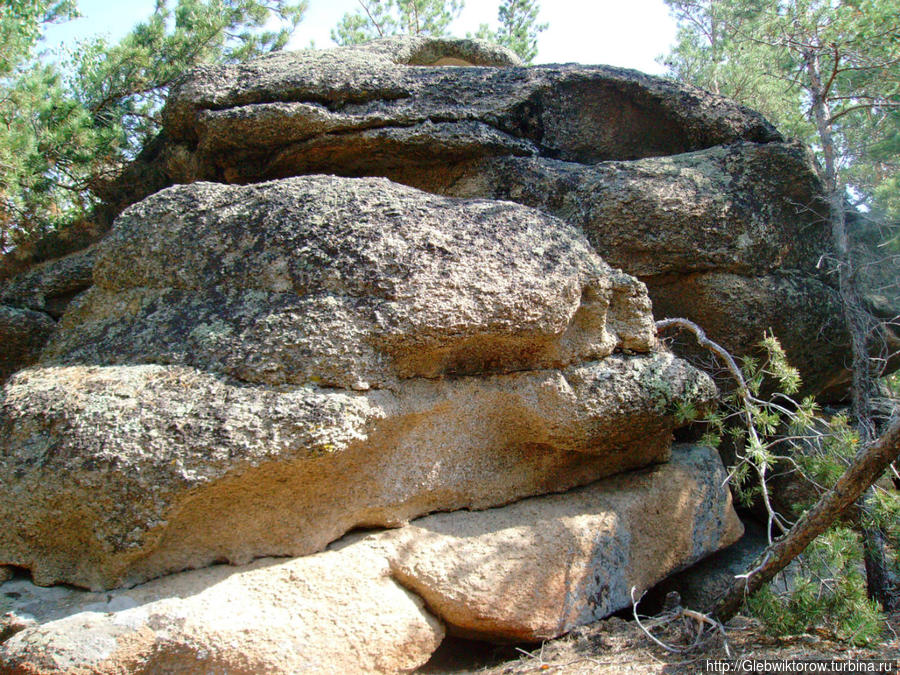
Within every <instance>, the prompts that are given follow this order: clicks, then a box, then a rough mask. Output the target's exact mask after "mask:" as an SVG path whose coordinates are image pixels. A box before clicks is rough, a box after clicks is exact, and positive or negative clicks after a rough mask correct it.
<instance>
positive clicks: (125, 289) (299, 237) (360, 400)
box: [0, 176, 715, 589]
mask: <svg viewBox="0 0 900 675" xmlns="http://www.w3.org/2000/svg"><path fill="white" fill-rule="evenodd" d="M657 349H658V345H657V342H656V338H655V335H654V326H653V321H652V316H651V314H650V305H649V302H648V300H647V297H646V292H645V290H644V287H643V285H642V284H640V282H637V281H635V280H634V279H633V278H632V277H629V276H627V275H625V274H623V273H621V272H619V271H617V270H613V269H611V268H610V267H608V266H607V265H606V264H605V263H604V262H603V261H602V260H601V259H600V258H599V257H598V256H597V254H596V253H594V252H593V251H592V250H591V249H590V247H589V245H588V244H587V242H586V240H585V239H584V238H583V235H582V234H581V233H580V232H579V231H578V230H577V229H576V228H574V227H572V226H570V225H567V224H566V223H564V222H562V221H559V220H557V219H556V218H553V217H552V216H547V215H544V214H542V213H541V212H539V211H535V210H532V209H528V208H526V207H522V206H517V205H514V204H510V203H506V202H490V201H466V200H456V199H449V198H445V197H436V196H433V195H429V194H426V193H423V192H420V191H417V190H414V189H412V188H408V187H405V186H402V185H398V184H395V183H390V182H389V181H387V180H385V179H371V178H367V179H348V178H337V177H326V176H312V177H298V178H292V179H285V180H281V181H274V182H270V183H264V184H259V185H252V186H245V187H240V186H226V185H220V184H211V183H195V184H192V185H189V186H182V187H173V188H170V189H167V190H164V191H162V192H160V193H158V194H156V195H154V196H152V197H149V198H148V199H146V200H145V201H143V202H142V203H140V204H138V205H136V206H134V207H132V208H131V209H129V210H128V211H126V212H125V213H124V214H123V215H122V217H121V218H120V219H119V220H118V222H117V224H116V228H115V230H114V232H113V233H112V234H111V235H110V236H109V237H107V238H106V239H105V240H104V242H103V243H102V244H101V245H100V249H99V251H98V258H97V263H96V266H95V268H94V285H93V287H92V288H91V289H90V290H89V291H88V292H87V293H85V294H84V295H82V296H81V297H79V298H78V299H77V300H76V301H74V302H73V303H72V305H71V306H70V307H69V309H68V311H67V312H66V314H65V315H64V317H63V318H62V321H61V326H60V328H59V330H58V332H57V333H56V334H55V336H54V338H53V339H52V341H51V343H50V344H49V345H48V346H47V348H46V349H45V350H44V354H43V357H42V360H41V362H40V363H39V365H38V367H36V368H32V369H28V370H24V371H21V372H20V373H18V374H17V375H15V376H14V377H13V378H12V379H11V380H10V381H9V383H8V384H7V386H6V388H5V392H4V399H3V402H2V417H0V428H2V434H0V457H2V463H0V479H2V484H3V485H4V489H3V492H2V494H0V496H2V497H3V499H2V500H0V517H2V519H3V521H4V522H5V523H7V527H6V528H4V529H3V531H2V532H0V562H3V563H9V564H15V565H22V566H25V567H28V568H29V569H30V570H31V571H32V574H33V575H34V577H35V579H36V580H37V581H38V582H39V583H53V582H67V583H73V584H77V585H81V586H87V587H90V588H96V589H100V588H111V587H116V586H120V585H132V584H135V583H139V582H141V581H144V580H146V579H149V578H153V577H155V576H158V575H160V574H165V573H169V572H173V571H177V570H180V569H183V568H185V567H198V566H203V565H208V564H210V563H212V562H215V561H220V560H227V561H229V562H233V563H242V562H248V561H249V560H251V559H252V558H254V557H259V556H263V555H305V554H309V553H313V552H315V551H318V550H321V549H322V548H323V547H324V546H325V545H326V544H327V543H328V542H329V541H332V540H334V539H336V538H338V537H340V536H341V535H342V534H344V533H345V532H346V531H348V530H350V529H352V528H355V527H373V526H379V525H380V526H384V525H396V524H400V523H402V522H404V521H406V520H407V519H409V518H412V517H415V516H417V515H421V514H423V513H427V512H430V511H437V510H455V509H462V508H484V507H487V506H493V505H497V504H503V503H507V502H510V501H514V500H516V499H519V498H521V497H524V496H528V495H533V494H540V493H543V492H547V491H557V490H565V489H567V488H570V487H573V486H575V485H581V484H584V483H587V482H590V481H592V480H596V479H597V478H600V477H602V476H606V475H610V474H612V473H617V472H621V471H624V470H628V469H633V468H638V467H641V466H645V465H647V464H650V463H653V462H660V461H665V460H667V459H668V454H669V443H670V436H671V431H672V428H673V426H674V424H675V422H674V415H675V412H676V409H677V408H678V407H679V406H683V405H690V406H693V407H695V408H703V407H704V406H705V405H706V404H708V402H709V401H710V400H711V399H712V398H713V397H714V395H715V392H714V388H713V386H712V384H711V383H710V381H709V379H708V378H707V377H706V376H705V375H703V374H702V373H700V372H699V371H696V370H694V369H692V368H690V367H689V366H687V365H686V364H685V363H683V362H681V361H679V360H677V359H675V358H673V357H672V356H671V355H670V354H667V353H663V352H659V351H657Z"/></svg>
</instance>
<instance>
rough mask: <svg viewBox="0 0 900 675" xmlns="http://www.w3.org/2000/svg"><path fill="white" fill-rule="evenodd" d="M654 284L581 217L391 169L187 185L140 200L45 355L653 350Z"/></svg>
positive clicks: (339, 363) (240, 371) (98, 360)
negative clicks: (423, 186)
mask: <svg viewBox="0 0 900 675" xmlns="http://www.w3.org/2000/svg"><path fill="white" fill-rule="evenodd" d="M655 347H656V336H655V327H654V324H653V317H652V315H651V312H650V302H649V300H648V298H647V295H646V288H645V287H644V286H643V285H642V284H641V283H640V282H638V281H637V280H635V279H634V278H633V277H630V276H628V275H626V274H623V273H621V272H619V271H618V270H614V269H611V268H610V267H609V266H608V265H606V263H604V262H603V261H602V260H601V259H600V257H599V256H598V255H597V254H596V253H594V252H593V251H592V250H591V248H590V245H589V244H588V243H587V240H586V239H585V238H584V235H583V234H582V233H581V232H580V231H579V230H578V229H577V228H576V227H574V226H572V225H567V224H565V223H564V222H562V221H560V220H558V219H556V218H553V217H552V216H548V215H545V214H543V213H541V212H540V211H537V210H534V209H529V208H526V207H522V206H517V205H514V204H509V203H504V202H491V201H484V200H459V199H448V198H445V197H438V196H434V195H430V194H427V193H424V192H421V191H418V190H415V189H412V188H409V187H406V186H403V185H398V184H395V183H391V182H389V181H387V180H385V179H379V178H365V179H347V178H339V177H335V176H303V177H298V178H291V179H285V180H280V181H272V182H269V183H264V184H260V185H250V186H228V185H220V184H211V183H195V184H192V185H186V186H177V187H173V188H170V189H167V190H164V191H162V192H160V193H158V194H155V195H153V196H152V197H149V198H148V199H146V200H144V201H143V202H141V203H140V204H137V205H135V206H133V207H131V208H130V209H128V210H127V211H126V212H125V213H124V214H123V215H122V216H121V217H120V218H119V219H118V220H117V222H116V226H115V229H114V230H113V232H112V234H111V235H110V236H109V237H107V239H105V240H104V241H103V242H102V243H101V245H100V249H99V251H98V254H97V262H96V265H95V268H94V286H93V287H92V288H91V290H90V291H88V292H87V293H86V294H85V295H84V296H82V297H80V298H79V299H78V301H77V302H76V303H75V304H74V305H73V306H72V307H71V308H70V311H68V312H67V314H66V316H65V318H64V320H63V322H62V328H61V330H60V331H59V332H58V334H57V335H56V338H55V339H54V341H53V342H52V343H51V344H50V345H49V346H48V348H47V351H46V353H45V354H44V361H43V363H45V364H51V363H52V364H73V363H77V364H85V363H89V364H104V365H107V364H113V363H121V364H128V363H163V364H183V365H189V366H195V367H199V368H203V369H205V370H211V371H216V372H222V373H225V374H228V375H230V376H232V377H235V378H237V379H240V380H243V381H246V382H252V383H266V384H273V385H279V384H308V383H315V384H319V385H322V386H330V387H341V388H347V389H350V388H367V387H369V386H371V387H387V386H391V385H393V384H395V383H396V382H397V380H398V379H403V378H408V377H415V376H419V377H437V376H440V375H445V374H473V373H484V372H504V371H507V372H508V371H515V370H523V369H534V368H547V367H561V366H566V365H569V364H571V363H575V362H581V361H587V360H593V359H598V358H602V357H604V356H606V355H608V354H611V353H612V352H613V351H615V350H623V349H625V350H631V351H641V352H646V351H651V350H653V349H654V348H655Z"/></svg>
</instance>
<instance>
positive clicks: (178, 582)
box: [0, 446, 741, 674]
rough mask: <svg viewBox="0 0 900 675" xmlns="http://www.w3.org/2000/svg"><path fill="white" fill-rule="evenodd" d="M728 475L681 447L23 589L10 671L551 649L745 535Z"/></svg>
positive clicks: (185, 668) (389, 659) (13, 594)
mask: <svg viewBox="0 0 900 675" xmlns="http://www.w3.org/2000/svg"><path fill="white" fill-rule="evenodd" d="M723 477H724V468H723V467H722V464H721V461H720V460H719V458H718V456H717V455H716V453H715V452H714V451H713V450H711V449H708V448H698V447H691V446H676V448H675V450H674V452H673V457H672V461H671V462H670V463H668V464H663V465H660V466H658V467H655V468H653V469H650V470H646V471H641V472H636V473H631V474H625V475H621V476H616V477H613V478H608V479H605V480H603V481H600V482H598V483H595V484H593V485H590V486H587V487H584V488H579V489H576V490H573V491H571V492H568V493H565V494H559V495H554V496H549V497H536V498H532V499H526V500H523V501H521V502H517V503H515V504H512V505H509V506H505V507H501V508H497V509H491V510H489V511H484V512H479V513H468V512H465V511H458V512H455V513H447V514H441V515H438V516H428V517H426V518H422V519H419V520H416V521H413V522H412V523H411V524H410V525H409V526H407V527H403V528H400V529H398V530H392V531H387V532H379V533H374V534H366V535H363V534H354V535H351V536H348V537H346V538H345V539H343V540H341V541H339V542H336V543H335V545H333V546H332V547H331V549H330V550H328V551H326V552H323V553H319V554H315V555H312V556H306V557H303V558H298V559H294V560H283V559H282V560H277V559H263V560H258V561H256V562H254V563H252V564H250V565H247V566H244V567H239V568H234V567H227V566H215V567H211V568H208V569H203V570H197V571H192V572H182V573H180V574H175V575H171V576H168V577H164V578H161V579H158V580H156V581H152V582H149V583H146V584H143V585H141V586H138V587H135V588H132V589H128V590H119V591H115V592H112V593H102V594H98V593H90V592H86V591H79V590H77V589H73V588H71V587H53V588H42V587H38V586H34V585H33V584H31V583H29V582H27V581H25V580H23V579H14V580H13V581H10V582H7V583H6V584H4V585H3V586H0V617H2V618H0V672H2V673H6V672H42V673H48V674H51V673H73V672H90V673H95V674H102V673H118V672H142V673H143V672H146V673H154V672H185V673H195V672H196V673H200V672H210V671H213V672H234V673H248V674H249V673H263V672H278V673H283V672H323V673H331V672H366V673H368V672H376V673H387V672H406V671H409V670H412V669H414V668H415V667H417V666H419V665H421V664H422V663H424V662H425V661H426V660H427V659H428V657H429V655H430V654H431V652H433V651H434V650H435V649H436V648H437V646H438V644H439V643H440V641H441V639H442V638H443V635H444V627H443V622H444V621H446V622H447V623H448V624H449V628H450V630H452V631H454V632H459V633H463V634H467V635H477V636H479V637H482V638H489V639H495V640H530V641H534V640H539V639H543V638H547V637H553V636H556V635H560V634H562V633H565V632H567V631H569V630H571V629H572V628H574V627H576V626H578V625H581V624H584V623H588V622H591V621H593V620H595V619H596V618H600V617H603V616H605V615H607V614H609V613H610V612H613V611H615V610H616V609H619V608H621V607H624V606H627V605H628V604H630V599H629V598H628V592H629V589H630V587H631V586H632V585H634V586H637V588H638V590H639V591H640V590H643V589H644V588H646V587H647V585H649V584H652V583H654V582H655V581H657V580H659V579H660V578H662V577H663V576H665V575H666V574H668V573H669V572H671V571H672V570H674V569H680V568H682V567H685V566H686V565H689V564H690V563H691V562H693V561H695V560H697V559H698V558H700V557H702V556H704V555H707V554H709V553H711V552H713V551H715V550H716V549H718V548H720V547H722V546H725V545H727V544H729V543H731V542H732V541H734V540H735V539H736V538H738V537H739V536H740V533H741V525H740V523H739V521H738V520H737V517H736V516H735V514H734V511H733V509H732V507H731V502H730V496H729V492H728V490H727V488H724V489H723V488H722V482H721V481H722V478H723ZM403 587H406V588H407V590H404V588H403ZM408 589H413V590H412V592H410V590H408ZM417 593H421V594H422V597H421V598H420V597H418V595H417ZM423 599H424V602H423ZM426 603H427V604H426ZM426 607H427V609H426ZM433 612H436V613H437V614H438V615H439V617H436V616H433V614H432V613H433Z"/></svg>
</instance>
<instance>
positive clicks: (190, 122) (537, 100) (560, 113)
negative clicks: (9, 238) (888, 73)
mask: <svg viewBox="0 0 900 675" xmlns="http://www.w3.org/2000/svg"><path fill="white" fill-rule="evenodd" d="M423 55H424V56H423ZM445 66H456V67H445ZM458 66H463V67H458ZM163 115H164V119H165V123H164V128H165V131H164V137H162V139H161V140H160V142H158V143H156V144H155V145H153V146H152V147H150V148H148V150H147V151H146V152H145V153H144V154H143V155H142V156H141V157H140V158H139V160H138V161H137V162H135V163H134V164H133V165H132V166H130V167H129V168H128V169H127V170H126V172H125V174H124V175H123V176H122V177H121V179H119V180H118V181H116V182H114V183H113V184H111V185H110V186H109V188H108V189H107V190H106V195H105V196H106V198H107V199H108V200H109V201H110V202H111V203H114V204H122V206H127V205H128V204H130V203H133V202H135V201H138V200H139V199H142V198H143V197H145V196H146V195H148V194H151V193H152V192H155V191H157V190H159V189H162V188H164V187H167V186H168V185H171V184H173V183H185V182H191V181H195V180H216V181H224V182H232V183H249V182H259V181H261V180H267V179H271V178H282V177H286V176H294V175H299V174H303V173H337V174H339V175H356V176H358V175H388V176H390V177H392V178H395V179H398V180H401V182H405V179H404V178H403V177H407V178H408V177H411V176H414V175H415V173H416V171H418V170H420V169H421V168H423V167H434V166H440V165H446V164H448V163H449V164H452V163H455V162H458V161H461V160H466V159H471V158H473V157H492V156H507V155H513V156H532V155H540V156H544V157H553V158H558V159H563V160H567V161H578V162H596V161H600V160H607V159H636V158H640V157H648V156H660V155H671V154H677V153H680V152H689V151H692V150H698V149H701V148H707V147H711V146H713V145H718V144H727V143H733V142H735V141H739V140H748V141H757V142H767V141H771V140H778V139H780V138H781V136H780V135H779V134H778V132H777V131H775V129H774V128H773V127H772V126H771V125H770V124H769V123H768V122H766V121H765V120H764V119H763V118H762V116H760V115H759V114H758V113H755V112H753V111H751V110H749V109H747V108H744V107H742V106H739V105H737V104H735V103H734V102H732V101H729V100H727V99H724V98H721V97H718V96H714V95H712V94H709V93H708V92H704V91H702V90H700V89H696V88H693V87H690V86H686V85H682V84H676V83H674V82H672V81H670V80H665V79H663V78H658V77H651V76H648V75H644V74H642V73H638V72H636V71H633V70H625V69H621V68H612V67H608V66H583V65H575V64H569V65H564V66H559V65H555V66H532V67H528V68H524V67H521V65H520V64H519V63H517V60H516V58H515V56H513V55H511V54H510V53H509V52H508V51H504V50H502V49H498V48H497V47H496V46H492V45H489V44H488V43H484V42H480V41H477V40H449V39H440V38H438V39H435V38H402V37H401V38H388V39H385V40H378V41H375V42H371V43H368V44H366V45H358V46H350V47H338V48H335V49H327V50H303V51H298V52H283V53H278V54H273V55H269V56H266V57H263V58H260V59H256V60H253V61H250V62H248V63H244V64H238V65H233V66H203V67H200V68H197V69H195V70H193V71H191V72H189V73H188V74H187V75H186V76H185V77H184V78H182V80H181V81H180V82H178V83H177V84H176V85H175V86H174V87H173V88H172V90H171V93H170V96H169V100H168V102H167V104H166V107H165V110H164V113H163Z"/></svg>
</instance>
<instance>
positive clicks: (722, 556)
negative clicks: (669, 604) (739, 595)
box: [640, 521, 769, 615]
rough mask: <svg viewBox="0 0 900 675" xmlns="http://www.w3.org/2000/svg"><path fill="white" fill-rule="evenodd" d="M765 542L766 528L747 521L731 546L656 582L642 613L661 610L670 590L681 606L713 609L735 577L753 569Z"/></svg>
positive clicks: (705, 610) (648, 613) (700, 610)
mask: <svg viewBox="0 0 900 675" xmlns="http://www.w3.org/2000/svg"><path fill="white" fill-rule="evenodd" d="M768 543H769V540H768V538H767V537H766V533H765V528H764V527H762V526H760V525H757V524H755V523H753V521H749V522H747V524H746V530H745V531H744V535H743V536H742V537H741V538H740V539H739V540H738V541H736V542H734V543H733V544H732V545H731V546H729V547H728V548H724V549H722V550H721V551H717V552H715V553H713V554H712V555H710V556H709V557H707V558H704V559H703V560H701V561H700V562H698V563H697V564H695V565H691V566H690V567H689V568H687V569H685V570H682V571H680V572H678V573H677V574H673V575H672V576H670V577H668V578H667V579H665V580H663V581H662V582H661V583H659V584H657V585H656V586H655V587H654V588H653V590H652V591H650V592H649V593H648V594H647V595H646V596H645V597H644V599H643V600H642V601H641V604H640V612H641V614H647V615H653V614H654V613H656V612H659V611H661V610H662V609H663V605H664V601H665V597H666V595H668V594H669V593H672V592H675V593H678V596H679V598H680V601H681V605H682V606H683V607H686V608H688V609H693V610H696V611H698V612H709V611H712V609H713V607H714V606H715V603H716V601H717V600H718V599H719V598H720V597H721V596H722V595H724V593H725V592H726V591H727V590H728V589H729V588H730V586H731V584H732V583H734V578H735V576H737V575H739V574H746V573H747V571H748V570H751V569H753V567H754V562H755V561H756V560H757V558H758V557H759V556H760V555H761V554H762V552H763V551H764V550H765V548H766V546H767V545H768Z"/></svg>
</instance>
